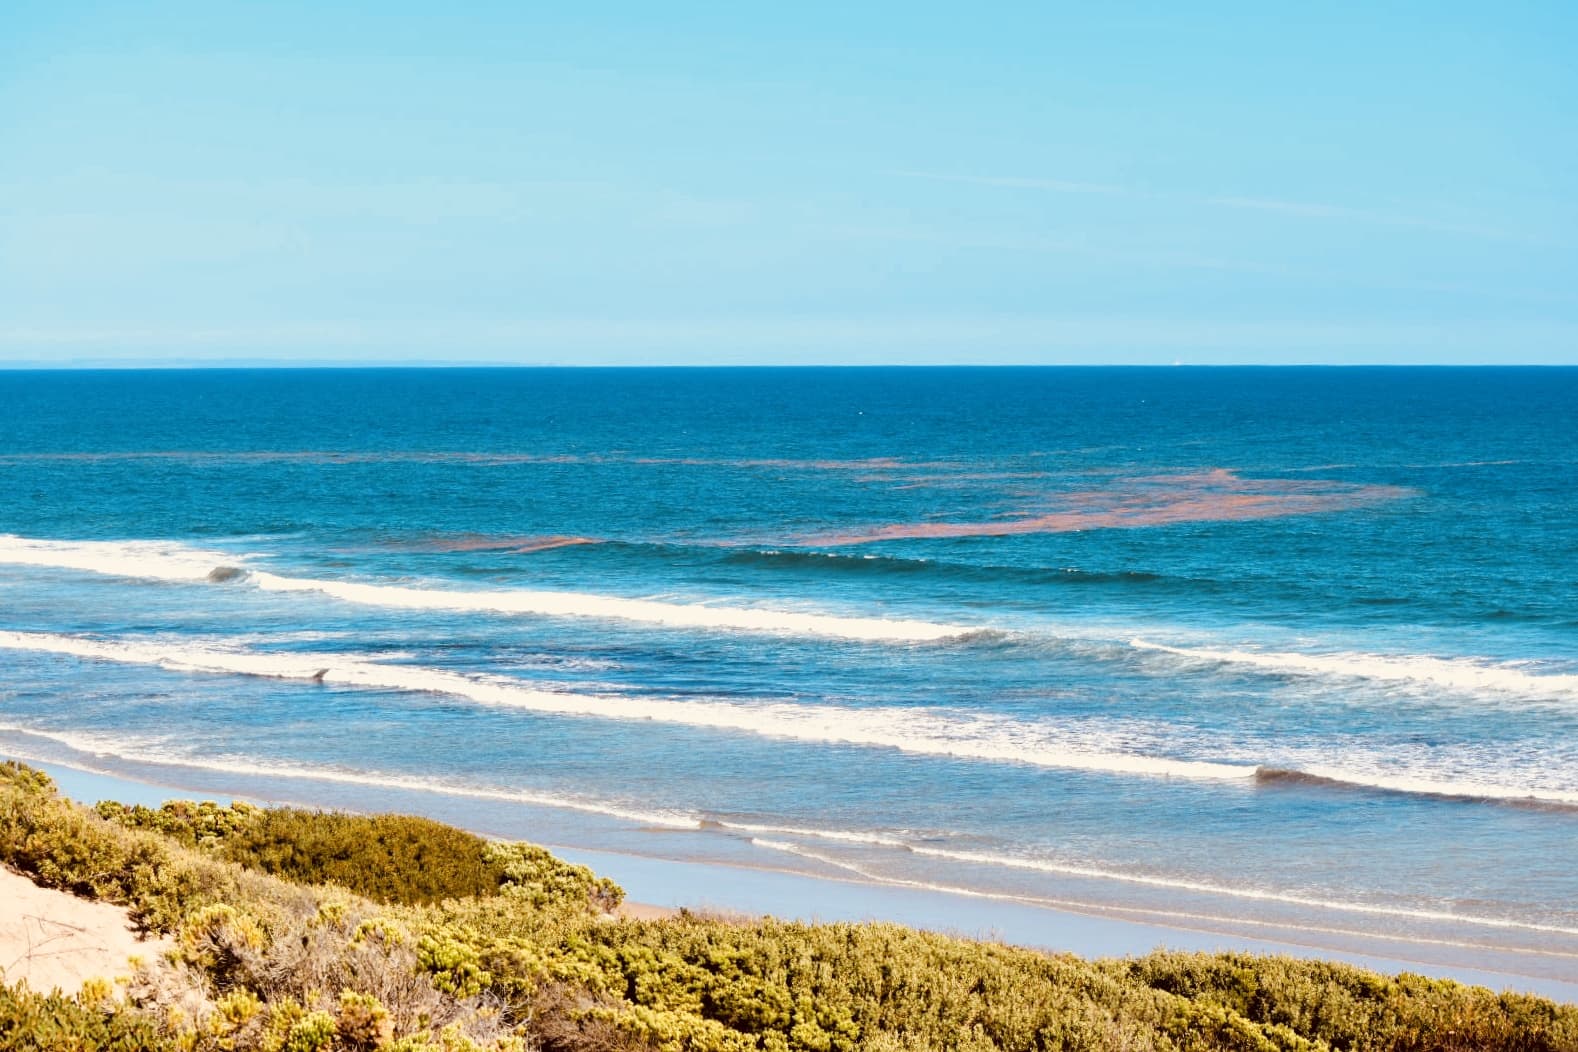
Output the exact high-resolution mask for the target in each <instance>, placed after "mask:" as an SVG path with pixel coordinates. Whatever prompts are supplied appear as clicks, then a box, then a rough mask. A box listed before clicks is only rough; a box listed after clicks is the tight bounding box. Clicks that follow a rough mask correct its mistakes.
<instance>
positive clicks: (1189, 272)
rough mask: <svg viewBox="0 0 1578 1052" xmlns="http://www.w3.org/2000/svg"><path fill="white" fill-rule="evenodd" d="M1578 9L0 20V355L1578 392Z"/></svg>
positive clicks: (766, 7)
mask: <svg viewBox="0 0 1578 1052" xmlns="http://www.w3.org/2000/svg"><path fill="white" fill-rule="evenodd" d="M1575 55H1578V4H1573V3H1570V2H1567V0H1553V2H1549V3H1517V2H1508V3H1498V4H1486V3H1455V2H1452V0H1438V2H1434V3H1418V4H1413V3H1407V2H1397V3H1388V4H1372V3H1362V4H1360V3H1355V4H1344V3H1335V2H1334V3H1331V4H1283V3H1274V2H1273V3H1267V2H1263V0H1262V2H1256V3H1242V4H1224V3H1211V2H1196V3H1188V4H1177V3H1154V4H1139V3H1113V4H1089V3H1084V4H1060V3H1052V2H1041V3H1026V4H1007V3H998V4H994V3H985V2H982V3H974V4H969V5H966V4H962V3H961V4H952V5H934V4H926V3H922V2H914V0H912V2H906V3H902V4H900V3H883V2H870V3H864V4H844V3H841V4H820V3H811V2H806V3H794V4H738V3H736V4H725V3H717V4H688V3H683V2H680V0H673V2H670V3H663V4H651V3H639V4H638V3H630V4H625V3H586V4H552V5H550V4H540V3H519V2H514V3H490V2H487V0H473V2H468V3H464V4H452V5H443V4H438V3H432V2H423V3H403V2H399V0H383V2H378V3H373V2H368V3H363V4H351V3H338V4H336V3H324V2H313V3H292V2H289V0H279V2H271V3H240V2H238V3H222V4H219V3H212V2H207V0H204V2H192V3H185V2H161V0H145V2H138V3H93V2H88V0H75V2H73V0H43V2H36V3H35V2H33V0H5V2H3V3H0V365H21V364H95V363H149V362H157V363H166V362H209V361H224V362H239V361H247V362H251V361H284V362H369V363H372V362H377V363H389V362H393V363H400V362H423V363H426V362H476V363H484V362H486V363H521V364H597V365H622V364H666V363H672V364H736V363H737V364H887V363H894V364H931V363H972V364H997V363H1002V364H1018V363H1048V364H1058V363H1081V364H1084V363H1113V364H1118V363H1138V364H1171V363H1173V362H1183V363H1186V364H1215V363H1255V364H1282V363H1307V362H1319V363H1337V364H1346V363H1367V362H1376V363H1404V364H1412V363H1444V364H1456V363H1539V364H1578V62H1575V61H1574V60H1573V58H1574V56H1575Z"/></svg>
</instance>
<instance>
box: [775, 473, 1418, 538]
mask: <svg viewBox="0 0 1578 1052" xmlns="http://www.w3.org/2000/svg"><path fill="white" fill-rule="evenodd" d="M1408 492H1409V491H1408V490H1405V489H1402V488H1400V487H1397V486H1374V485H1361V484H1356V483H1348V482H1334V481H1325V480H1313V479H1245V478H1241V477H1239V476H1238V475H1236V474H1234V473H1233V472H1232V471H1228V470H1226V469H1223V468H1217V469H1215V470H1211V471H1202V472H1193V473H1189V474H1181V475H1149V476H1142V477H1136V478H1129V479H1118V480H1115V481H1114V482H1113V484H1112V485H1110V486H1107V487H1104V488H1101V489H1090V490H1079V491H1075V492H1072V493H1066V494H1062V495H1061V496H1058V497H1055V498H1054V499H1055V501H1056V504H1055V505H1054V506H1052V507H1050V508H1046V509H1021V510H1019V511H1017V512H1015V513H1013V514H1012V515H1010V516H1008V517H1004V518H1000V519H994V520H992V521H989V522H981V521H975V522H911V523H893V524H890V525H884V526H873V527H870V528H867V529H864V530H854V531H850V532H847V533H839V534H823V535H819V536H816V537H810V538H806V540H805V541H804V543H807V544H868V543H870V542H872V541H885V540H898V539H915V538H952V537H1007V536H1014V535H1017V534H1032V533H1071V532H1074V531H1077V530H1094V529H1133V528H1136V527H1141V526H1165V525H1170V524H1174V523H1183V522H1232V521H1241V520H1250V519H1273V518H1283V517H1286V516H1292V515H1314V514H1317V513H1320V512H1328V511H1341V510H1345V509H1349V508H1356V507H1362V506H1364V505H1368V504H1375V503H1379V502H1381V501H1386V500H1395V499H1397V498H1399V497H1403V496H1406V495H1407V494H1408Z"/></svg>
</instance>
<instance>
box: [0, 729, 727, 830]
mask: <svg viewBox="0 0 1578 1052" xmlns="http://www.w3.org/2000/svg"><path fill="white" fill-rule="evenodd" d="M0 732H7V733H13V734H28V735H32V736H33V737H35V738H45V739H47V740H49V741H54V742H59V743H60V744H61V745H64V746H66V747H67V748H69V749H72V750H74V751H75V752H79V753H86V754H89V755H95V756H113V757H116V758H118V759H121V760H126V761H130V762H132V763H138V764H145V765H148V766H155V767H174V768H186V769H194V770H200V771H215V772H219V773H221V774H234V775H241V776H244V777H249V778H283V779H289V780H296V781H314V782H329V783H332V784H338V785H362V786H368V787H369V788H377V789H398V790H403V791H407V792H413V793H434V794H437V795H440V796H460V797H465V798H468V799H474V800H500V801H504V802H507V803H516V804H530V805H534V806H538V807H553V808H562V809H565V810H571V811H583V812H588V813H591V814H600V815H606V816H608V817H611V818H621V819H625V820H627V821H631V822H637V823H640V824H641V825H651V826H662V827H665V828H669V829H699V828H700V827H701V824H700V821H699V820H697V819H695V818H692V817H690V816H688V815H681V814H677V813H675V812H670V811H645V810H639V809H634V808H628V807H624V806H622V805H619V804H613V803H604V802H600V801H593V800H587V799H584V798H581V797H572V796H555V795H552V794H548V793H536V792H530V791H527V790H524V789H504V788H495V787H489V786H478V785H469V784H465V783H461V782H453V781H443V780H439V779H431V778H412V777H409V776H407V775H398V774H384V773H380V772H377V771H348V770H344V769H342V768H336V767H322V766H314V765H310V764H293V763H258V762H255V761H251V760H243V759H236V758H224V759H219V758H215V757H210V756H200V757H198V756H181V757H179V758H175V757H172V754H171V752H170V750H169V749H168V747H167V745H166V743H162V742H155V741H152V740H140V739H135V738H132V739H115V738H107V737H100V736H97V735H92V734H73V733H64V732H60V731H47V730H40V729H38V728H35V727H25V726H21V725H19V724H0ZM36 758H37V759H46V760H47V758H45V757H36Z"/></svg>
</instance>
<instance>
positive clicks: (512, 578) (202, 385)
mask: <svg viewBox="0 0 1578 1052" xmlns="http://www.w3.org/2000/svg"><path fill="white" fill-rule="evenodd" d="M0 473H3V474H0V478H3V480H4V484H5V485H4V498H3V500H0V534H3V536H0V752H5V753H7V754H9V755H14V756H23V757H31V758H36V759H42V760H54V761H58V762H65V763H68V764H74V765H77V766H81V767H85V768H89V769H94V770H100V771H106V772H110V773H114V774H118V775H123V776H127V777H132V778H138V779H142V780H147V781H152V782H156V783H159V784H164V785H171V786H175V787H178V788H182V789H189V790H192V791H203V792H218V793H227V792H229V793H250V794H256V795H265V796H268V797H270V798H276V799H281V798H282V799H292V800H298V801H303V802H308V803H320V804H327V805H336V806H350V807H360V808H371V807H400V808H402V809H420V810H425V811H427V812H429V813H433V814H438V815H440V816H441V817H445V818H448V819H450V820H454V821H459V822H461V823H463V824H467V825H469V826H471V827H473V828H478V829H481V830H484V831H487V832H498V833H503V834H508V835H519V836H530V837H534V838H536V839H539V840H544V841H547V842H550V843H556V844H565V845H572V846H574V845H580V846H584V847H603V848H610V849H613V850H619V851H626V852H631V853H636V854H646V855H653V856H658V857H667V858H684V859H700V860H708V861H716V862H723V863H732V864H740V865H755V866H774V867H786V868H793V869H801V870H804V871H807V872H811V873H817V874H825V875H829V876H841V877H850V878H856V879H862V880H870V881H878V882H886V883H890V884H895V885H900V886H914V885H923V886H935V887H946V888H953V889H958V890H961V891H968V892H971V893H974V894H986V895H1000V896H1005V897H1009V898H1014V899H1019V900H1023V901H1028V902H1047V903H1056V904H1060V905H1063V906H1070V907H1073V908H1078V909H1085V910H1090V911H1096V912H1102V911H1107V912H1112V913H1114V915H1118V914H1122V915H1127V916H1135V917H1146V918H1154V919H1159V920H1161V921H1163V922H1166V923H1173V924H1179V925H1185V926H1192V927H1201V928H1205V929H1207V930H1219V931H1238V932H1247V933H1250V934H1257V933H1264V932H1271V931H1276V932H1279V933H1281V934H1282V935H1284V936H1286V935H1287V933H1289V932H1292V933H1295V935H1296V936H1297V937H1298V939H1299V940H1301V941H1302V942H1304V943H1307V944H1308V945H1311V946H1316V947H1318V946H1321V945H1335V944H1337V943H1343V942H1344V941H1345V940H1346V942H1347V943H1356V942H1357V941H1362V940H1370V941H1371V942H1374V941H1375V940H1384V941H1385V945H1384V947H1383V948H1385V949H1388V950H1391V951H1396V952H1403V951H1406V952H1408V953H1411V954H1413V955H1415V956H1417V957H1419V958H1420V959H1424V957H1426V956H1428V955H1429V954H1431V953H1437V954H1450V953H1463V952H1473V953H1480V952H1483V953H1486V954H1491V955H1495V954H1501V955H1502V958H1505V959H1508V960H1516V961H1519V962H1521V964H1520V967H1526V968H1528V969H1532V970H1536V971H1542V972H1543V973H1545V974H1550V975H1556V976H1567V977H1572V976H1574V975H1578V369H1314V368H1312V369H1181V368H1177V369H1111V370H1109V369H869V370H862V369H856V370H815V369H805V370H778V369H741V370H711V369H689V370H668V369H652V370H569V369H565V370H533V369H519V370H469V369H468V370H313V371H308V370H301V371H297V370H257V371H252V370H215V371H121V372H88V371H84V372H9V373H5V372H0ZM320 672H321V673H322V674H321V676H320V675H319V673H320ZM1502 958H1496V959H1497V960H1499V959H1502Z"/></svg>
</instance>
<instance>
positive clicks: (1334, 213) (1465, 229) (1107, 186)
mask: <svg viewBox="0 0 1578 1052" xmlns="http://www.w3.org/2000/svg"><path fill="white" fill-rule="evenodd" d="M890 174H892V175H896V176H900V177H902V178H905V179H925V180H929V181H931V182H940V183H965V184H969V185H974V186H996V187H1005V188H1010V189H1020V190H1044V191H1046V192H1048V193H1058V194H1100V195H1103V196H1108V197H1124V198H1129V199H1133V200H1147V201H1172V202H1176V203H1178V204H1186V205H1195V206H1206V207H1211V208H1231V209H1239V210H1243V211H1250V212H1275V213H1279V214H1281V215H1289V216H1297V217H1301V218H1305V219H1317V220H1319V219H1326V220H1336V221H1346V222H1352V223H1366V224H1371V225H1375V226H1391V227H1409V228H1413V229H1417V230H1432V231H1435V232H1437V233H1443V234H1457V235H1460V236H1464V237H1476V238H1485V239H1488V240H1492V241H1519V242H1527V243H1537V242H1541V241H1543V240H1544V239H1543V238H1539V237H1536V236H1534V235H1530V234H1526V233H1523V232H1521V231H1514V230H1505V229H1502V228H1500V227H1495V226H1483V225H1477V224H1471V223H1455V222H1450V221H1446V220H1440V219H1432V218H1428V217H1425V216H1416V215H1408V214H1405V213H1399V212H1388V211H1376V210H1373V209H1365V208H1352V207H1349V206H1347V205H1337V204H1328V203H1324V202H1318V201H1285V200H1281V199H1278V198H1269V197H1245V196H1236V195H1212V194H1190V193H1179V192H1175V191H1164V190H1147V189H1144V188H1143V187H1134V186H1119V185H1116V184H1112V183H1086V182H1078V181H1072V180H1065V179H1038V178H1033V177H1027V176H1011V175H962V174H958V173H951V172H926V171H913V170H901V171H895V172H892V173H890Z"/></svg>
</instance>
